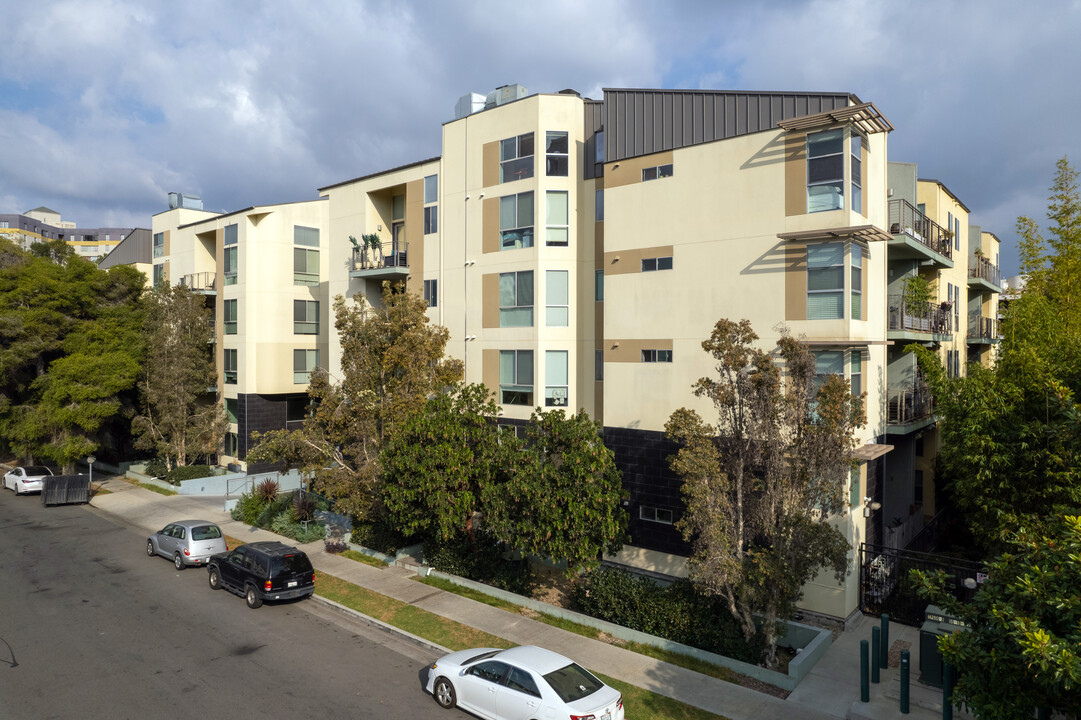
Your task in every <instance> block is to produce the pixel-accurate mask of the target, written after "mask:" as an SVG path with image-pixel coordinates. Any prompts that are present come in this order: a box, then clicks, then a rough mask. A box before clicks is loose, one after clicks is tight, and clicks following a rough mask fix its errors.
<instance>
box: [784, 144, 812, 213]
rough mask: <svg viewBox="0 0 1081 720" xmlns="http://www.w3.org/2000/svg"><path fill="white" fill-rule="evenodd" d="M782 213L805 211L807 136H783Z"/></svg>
mask: <svg viewBox="0 0 1081 720" xmlns="http://www.w3.org/2000/svg"><path fill="white" fill-rule="evenodd" d="M784 157H785V162H784V214H785V215H786V216H789V217H790V216H792V215H805V214H806V213H807V136H806V135H792V134H789V135H786V136H785V138H784Z"/></svg>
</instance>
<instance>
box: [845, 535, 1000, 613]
mask: <svg viewBox="0 0 1081 720" xmlns="http://www.w3.org/2000/svg"><path fill="white" fill-rule="evenodd" d="M911 570H923V571H925V572H927V571H934V570H942V571H943V572H945V573H946V591H947V592H949V593H951V594H952V595H953V596H954V597H956V598H957V599H958V600H961V601H962V602H969V601H971V600H972V597H973V596H974V595H975V594H976V589H977V587H978V583H979V582H980V581H981V579H982V577H983V575H982V574H983V573H984V572H985V570H984V566H983V565H982V564H980V563H978V562H972V561H971V560H960V559H958V558H950V557H943V556H941V555H931V554H929V553H921V552H914V551H911V550H898V549H896V548H891V547H887V546H885V545H871V544H868V543H862V544H861V545H860V610H862V611H863V612H864V613H867V614H868V615H879V614H881V613H889V615H890V619H891V620H896V621H897V622H900V623H904V624H905V625H919V624H920V623H922V622H923V612H924V610H925V609H926V607H927V604H928V601H927V600H923V599H921V598H920V596H919V594H918V593H917V591H916V584H915V583H914V582H913V581H912V578H911V577H910V575H911V573H910V571H911ZM966 580H968V581H969V582H968V585H971V586H972V587H967V586H966V583H965V581H966Z"/></svg>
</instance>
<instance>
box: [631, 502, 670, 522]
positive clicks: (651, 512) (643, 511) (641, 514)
mask: <svg viewBox="0 0 1081 720" xmlns="http://www.w3.org/2000/svg"><path fill="white" fill-rule="evenodd" d="M638 518H639V519H640V520H646V521H648V522H655V523H662V524H664V525H671V524H672V523H674V522H675V518H674V517H673V515H672V511H671V510H669V509H667V508H659V507H651V506H649V505H639V506H638Z"/></svg>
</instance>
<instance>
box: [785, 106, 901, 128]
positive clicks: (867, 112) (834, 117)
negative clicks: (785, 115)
mask: <svg viewBox="0 0 1081 720" xmlns="http://www.w3.org/2000/svg"><path fill="white" fill-rule="evenodd" d="M849 124H851V125H855V126H856V127H857V128H858V129H859V130H860V132H862V133H864V134H865V135H872V134H874V133H878V132H892V131H893V125H891V124H890V121H889V120H887V119H886V116H885V115H883V114H882V113H880V112H879V111H878V108H876V107H875V105H874V103H863V104H861V105H849V106H847V107H843V108H837V109H836V110H827V111H826V112H820V113H816V114H814V115H804V116H803V117H798V118H792V119H791V120H781V121H780V122H778V123H777V125H778V126H779V127H782V128H784V129H785V130H818V129H820V128H825V127H829V126H831V125H849Z"/></svg>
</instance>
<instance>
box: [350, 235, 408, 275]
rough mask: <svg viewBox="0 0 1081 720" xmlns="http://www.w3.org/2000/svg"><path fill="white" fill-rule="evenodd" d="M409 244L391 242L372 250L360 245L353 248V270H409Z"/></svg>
mask: <svg viewBox="0 0 1081 720" xmlns="http://www.w3.org/2000/svg"><path fill="white" fill-rule="evenodd" d="M408 267H409V243H407V242H404V241H396V240H390V241H388V242H384V243H382V245H379V246H376V247H375V248H372V247H370V246H365V245H360V246H358V247H354V248H353V257H352V269H353V270H354V271H356V270H382V269H384V268H408Z"/></svg>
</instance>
